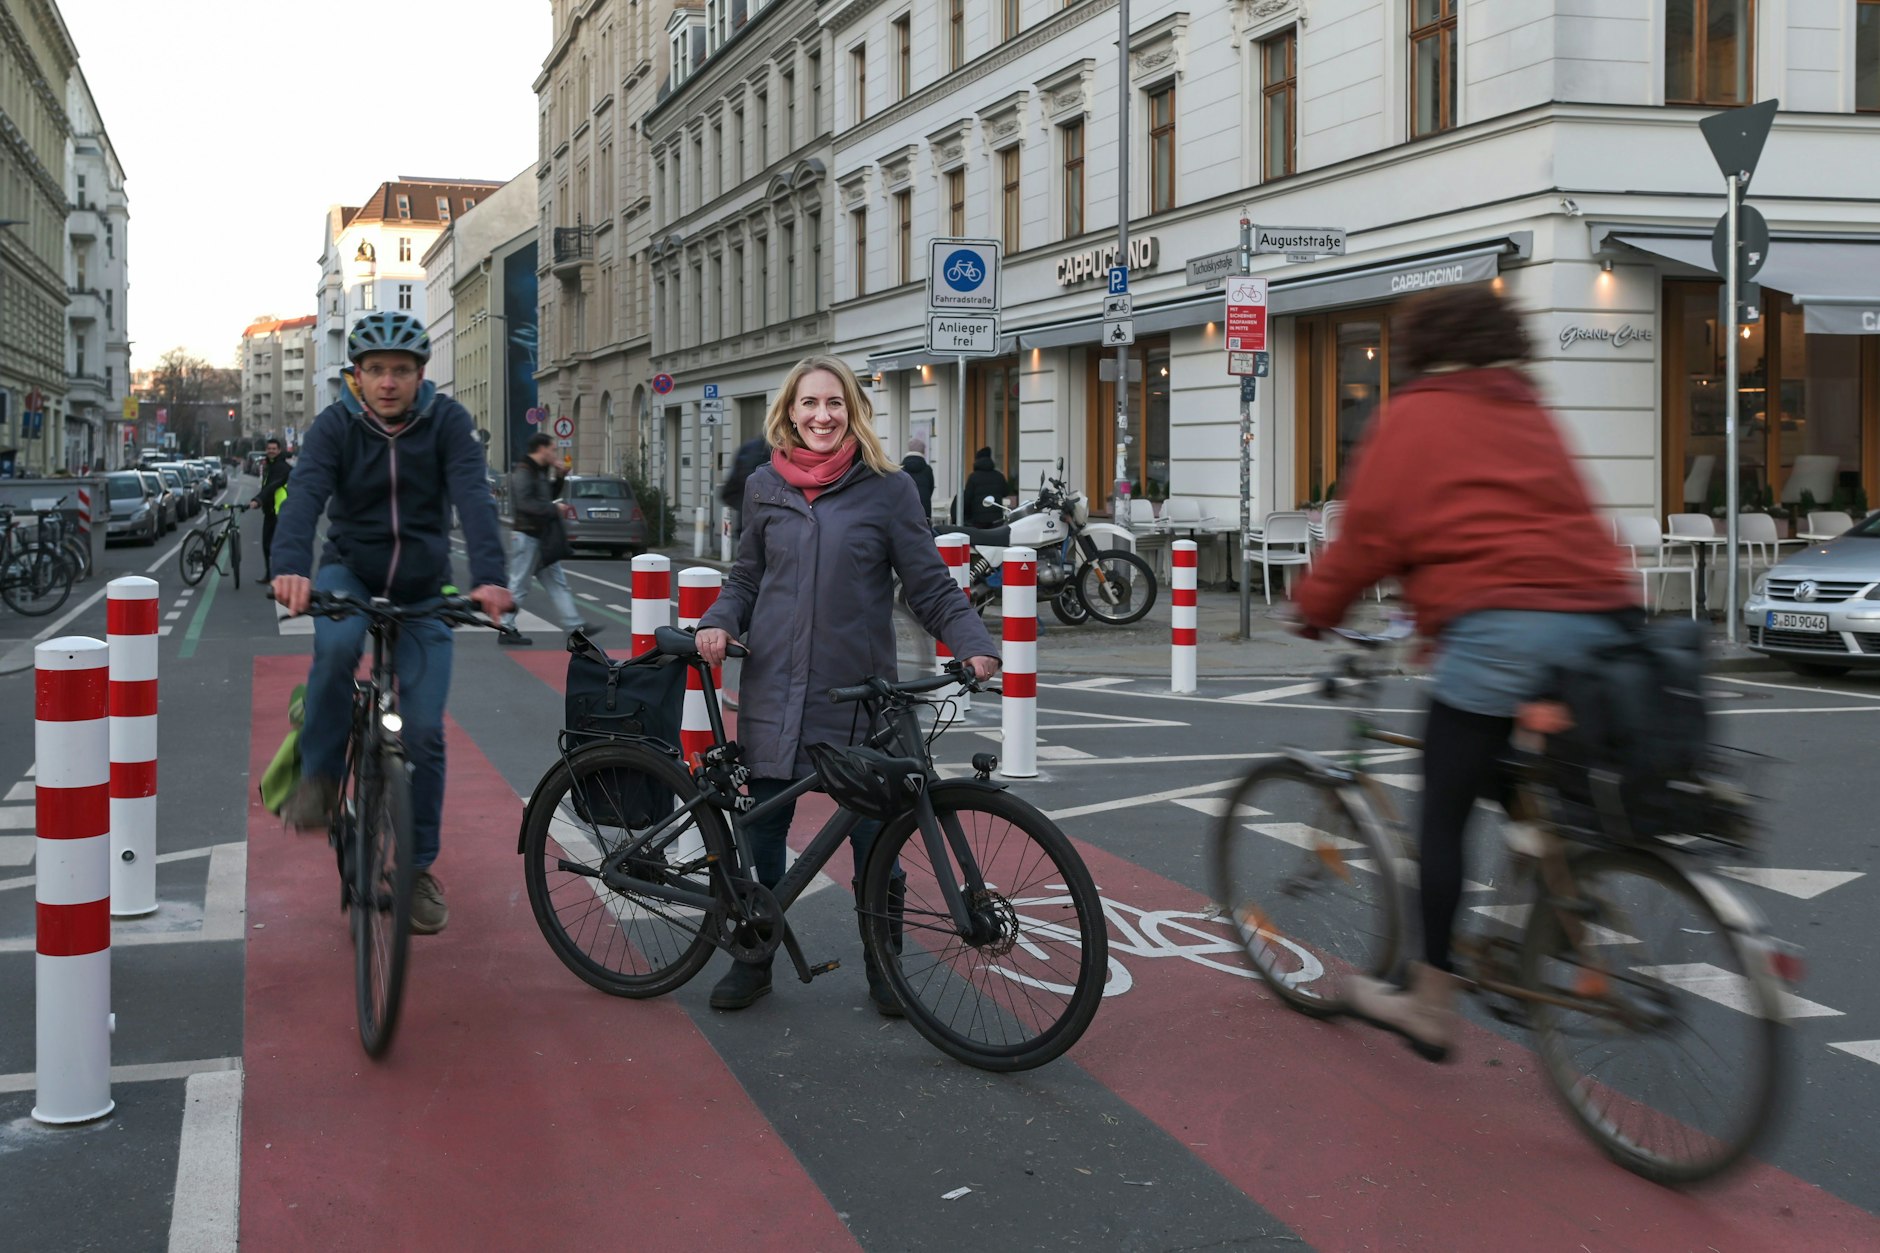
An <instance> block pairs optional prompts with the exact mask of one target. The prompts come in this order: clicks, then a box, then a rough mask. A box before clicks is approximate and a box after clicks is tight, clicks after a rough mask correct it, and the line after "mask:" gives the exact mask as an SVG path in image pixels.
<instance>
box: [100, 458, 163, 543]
mask: <svg viewBox="0 0 1880 1253" xmlns="http://www.w3.org/2000/svg"><path fill="white" fill-rule="evenodd" d="M104 491H105V498H106V500H108V501H109V502H110V506H111V512H110V514H109V515H108V516H107V517H106V518H105V524H104V539H105V543H107V544H108V543H110V542H111V541H112V540H124V539H134V540H137V541H139V542H141V543H145V544H154V543H156V542H157V539H158V537H159V536H161V535H162V534H163V505H162V503H161V502H160V501H159V500H158V499H157V497H155V496H153V495H152V494H151V491H150V487H149V485H148V484H146V483H145V482H144V476H143V475H141V474H139V473H138V472H137V471H135V470H119V471H117V472H115V473H113V474H107V475H105V476H104Z"/></svg>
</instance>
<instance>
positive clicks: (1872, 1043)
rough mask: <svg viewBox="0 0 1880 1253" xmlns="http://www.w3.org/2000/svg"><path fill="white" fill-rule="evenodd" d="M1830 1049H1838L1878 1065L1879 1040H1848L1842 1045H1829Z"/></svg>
mask: <svg viewBox="0 0 1880 1253" xmlns="http://www.w3.org/2000/svg"><path fill="white" fill-rule="evenodd" d="M1828 1047H1829V1048H1831V1049H1840V1050H1841V1051H1842V1052H1843V1053H1851V1054H1853V1055H1854V1056H1855V1057H1858V1058H1860V1059H1861V1060H1862V1061H1868V1062H1875V1063H1880V1040H1849V1041H1847V1042H1846V1043H1844V1044H1830V1045H1829V1046H1828Z"/></svg>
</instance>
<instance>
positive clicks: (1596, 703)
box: [1547, 615, 1731, 843]
mask: <svg viewBox="0 0 1880 1253" xmlns="http://www.w3.org/2000/svg"><path fill="white" fill-rule="evenodd" d="M1620 620H1621V621H1622V622H1623V623H1624V625H1625V627H1626V637H1625V638H1624V639H1623V640H1620V641H1617V642H1615V643H1612V644H1609V645H1607V646H1606V647H1604V648H1601V649H1599V650H1597V651H1596V652H1595V653H1594V654H1593V655H1592V656H1591V657H1590V658H1589V659H1588V660H1587V662H1586V664H1585V665H1583V666H1580V667H1576V668H1573V669H1562V670H1559V671H1557V672H1556V674H1555V694H1556V695H1557V696H1558V697H1559V698H1560V699H1561V700H1562V701H1564V702H1565V703H1566V705H1567V708H1568V710H1569V711H1570V712H1571V714H1572V717H1573V724H1574V725H1573V727H1572V729H1571V730H1568V731H1565V732H1563V733H1561V734H1559V735H1555V736H1552V737H1550V738H1549V740H1548V744H1547V756H1548V759H1549V761H1550V763H1551V765H1552V769H1551V771H1550V773H1551V775H1552V776H1553V783H1554V790H1555V792H1556V795H1557V799H1558V802H1559V810H1560V812H1558V813H1556V814H1555V815H1554V817H1555V819H1556V821H1558V822H1559V823H1560V824H1561V826H1563V827H1564V828H1566V829H1568V830H1569V831H1572V832H1575V833H1578V834H1580V835H1582V836H1584V837H1591V838H1593V839H1595V840H1598V841H1602V842H1613V843H1627V842H1632V841H1637V840H1645V839H1651V838H1654V837H1657V836H1661V835H1713V836H1718V837H1722V838H1730V836H1731V833H1729V832H1726V831H1722V830H1716V829H1714V828H1716V827H1717V826H1718V825H1719V823H1720V821H1721V819H1722V817H1723V815H1720V814H1719V813H1717V812H1716V810H1715V806H1714V804H1713V802H1714V801H1715V800H1716V799H1717V796H1718V793H1717V792H1716V791H1715V790H1714V789H1713V788H1712V786H1711V780H1710V778H1709V776H1710V775H1711V773H1712V766H1713V764H1714V763H1715V760H1716V758H1715V755H1714V754H1713V751H1712V747H1711V744H1710V719H1709V710H1708V709H1707V707H1706V703H1705V699H1704V642H1705V641H1704V635H1705V632H1704V628H1703V626H1702V625H1700V624H1699V623H1697V622H1696V621H1693V620H1691V619H1687V618H1675V619H1669V620H1665V621H1660V622H1655V623H1647V622H1645V621H1644V620H1643V618H1642V617H1641V616H1633V615H1625V616H1622V617H1621V619H1620Z"/></svg>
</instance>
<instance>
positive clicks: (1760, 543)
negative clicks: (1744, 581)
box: [1736, 513, 1806, 579]
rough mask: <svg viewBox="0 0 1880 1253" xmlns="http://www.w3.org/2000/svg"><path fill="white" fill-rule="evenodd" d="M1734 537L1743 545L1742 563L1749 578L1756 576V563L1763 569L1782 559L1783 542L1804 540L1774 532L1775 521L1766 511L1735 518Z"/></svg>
mask: <svg viewBox="0 0 1880 1253" xmlns="http://www.w3.org/2000/svg"><path fill="white" fill-rule="evenodd" d="M1736 538H1737V541H1738V542H1739V543H1741V544H1742V545H1743V558H1744V564H1745V565H1746V566H1747V567H1748V571H1747V572H1748V574H1749V577H1750V578H1752V579H1753V578H1755V577H1756V563H1757V562H1759V561H1760V562H1761V563H1762V566H1763V569H1765V570H1767V569H1770V568H1771V567H1773V566H1774V565H1775V564H1776V563H1777V562H1778V561H1781V560H1782V546H1783V545H1784V544H1801V543H1805V542H1806V541H1804V540H1799V539H1783V538H1782V537H1781V536H1780V535H1777V534H1776V521H1775V519H1774V518H1772V517H1770V516H1769V515H1768V514H1766V513H1746V514H1743V515H1741V516H1740V517H1738V518H1737V520H1736Z"/></svg>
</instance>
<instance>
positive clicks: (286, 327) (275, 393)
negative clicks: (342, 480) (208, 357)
mask: <svg viewBox="0 0 1880 1253" xmlns="http://www.w3.org/2000/svg"><path fill="white" fill-rule="evenodd" d="M318 326H319V319H318V318H317V317H315V316H314V315H312V314H308V315H307V316H305V317H299V318H275V317H261V318H256V319H255V320H254V321H253V322H252V323H250V324H249V325H248V327H247V329H246V330H244V331H243V332H242V342H241V350H240V354H239V369H240V372H241V435H242V438H243V439H244V440H245V441H247V442H249V443H251V444H253V443H258V442H261V441H264V440H268V439H280V440H283V441H284V442H286V443H288V444H293V443H294V442H295V441H296V440H297V439H298V438H299V437H300V436H302V435H304V434H305V432H306V430H307V428H308V427H309V426H311V425H312V423H313V418H314V415H315V414H316V413H318V412H319V404H318V401H319V395H320V391H319V388H318V387H317V386H316V380H315V379H314V372H313V365H314V361H315V337H316V334H317V330H318Z"/></svg>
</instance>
